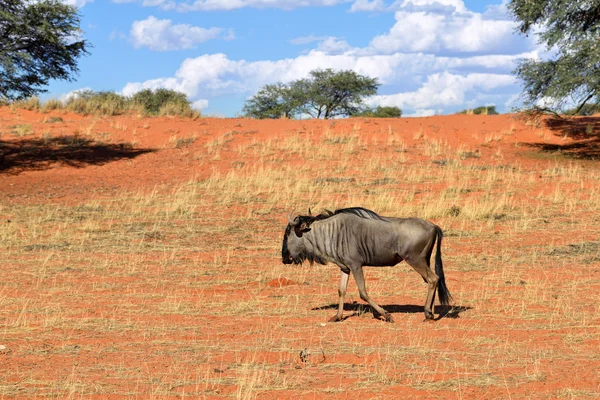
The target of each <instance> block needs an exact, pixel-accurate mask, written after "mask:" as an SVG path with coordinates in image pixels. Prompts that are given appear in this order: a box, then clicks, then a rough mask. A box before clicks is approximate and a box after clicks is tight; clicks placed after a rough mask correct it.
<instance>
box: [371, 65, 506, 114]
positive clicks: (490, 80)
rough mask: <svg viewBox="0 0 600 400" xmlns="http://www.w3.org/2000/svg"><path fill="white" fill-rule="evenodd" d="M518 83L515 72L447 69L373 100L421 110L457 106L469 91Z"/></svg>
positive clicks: (463, 101)
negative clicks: (415, 86)
mask: <svg viewBox="0 0 600 400" xmlns="http://www.w3.org/2000/svg"><path fill="white" fill-rule="evenodd" d="M514 83H515V77H514V76H512V75H503V74H481V73H472V74H467V75H464V76H463V75H454V74H450V73H448V72H443V73H436V74H432V75H430V76H429V77H428V78H427V81H426V82H425V83H424V84H423V85H422V86H421V87H420V88H419V89H418V90H416V91H413V92H403V93H397V94H392V95H379V96H373V97H372V98H371V99H370V100H369V103H370V104H373V105H381V106H397V107H400V108H405V107H410V108H411V109H417V110H422V109H427V108H432V107H448V106H457V105H461V104H464V103H465V101H466V94H467V93H468V92H471V91H483V92H487V91H490V90H493V89H496V88H499V87H505V86H511V85H513V84H514Z"/></svg>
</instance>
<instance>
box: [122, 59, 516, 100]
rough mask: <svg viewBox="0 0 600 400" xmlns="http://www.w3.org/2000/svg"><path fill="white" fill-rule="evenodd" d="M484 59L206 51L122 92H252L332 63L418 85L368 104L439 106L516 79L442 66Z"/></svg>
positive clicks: (388, 81)
mask: <svg viewBox="0 0 600 400" xmlns="http://www.w3.org/2000/svg"><path fill="white" fill-rule="evenodd" d="M515 57H516V56H515ZM486 62H487V60H486V59H485V57H473V58H470V59H457V58H450V57H445V58H436V57H435V56H434V55H427V54H402V53H397V54H392V55H375V56H360V55H356V54H352V53H351V52H349V53H343V54H333V55H332V54H327V53H325V52H322V51H317V50H313V51H311V52H309V53H308V54H305V55H301V56H299V57H297V58H289V59H283V60H278V61H266V60H265V61H246V60H231V59H229V58H228V57H227V56H226V55H225V54H205V55H202V56H199V57H195V58H188V59H186V60H185V61H184V62H183V63H182V64H181V66H180V68H179V69H178V70H177V72H176V73H175V75H174V76H173V77H167V78H159V79H153V80H148V81H145V82H134V83H128V84H127V85H126V86H125V87H124V88H123V90H122V93H123V94H125V95H131V94H133V93H135V92H137V91H140V90H142V89H146V88H150V89H156V88H160V87H164V88H168V89H173V90H178V91H181V92H183V93H185V94H187V95H188V96H189V97H190V98H192V99H193V98H195V97H196V96H198V95H199V94H201V95H203V96H209V97H210V96H226V95H236V94H240V93H245V94H248V95H251V94H252V93H254V92H256V91H257V90H258V89H259V88H260V87H261V86H263V85H265V84H267V83H273V82H277V81H282V82H290V81H292V80H296V79H300V78H304V77H306V76H307V75H308V72H309V71H312V70H314V69H318V68H321V69H324V68H333V69H336V70H343V69H352V70H354V71H356V72H358V73H360V74H363V75H368V76H371V77H376V78H378V79H379V81H380V82H381V83H383V84H385V85H390V86H402V85H406V84H407V83H411V84H412V85H413V86H414V85H416V86H417V87H418V89H417V90H413V91H403V92H401V93H397V94H389V95H380V96H375V97H373V98H371V100H370V101H371V103H372V104H373V105H392V106H398V107H400V108H403V109H411V110H425V109H439V108H444V107H448V106H455V105H459V104H462V103H464V102H465V101H466V99H467V97H468V96H469V95H470V94H475V93H478V92H489V91H492V90H494V89H497V88H501V87H507V86H511V85H514V84H515V78H514V76H513V75H511V74H510V73H509V71H507V72H506V73H466V74H460V73H449V72H446V71H447V70H448V69H455V68H458V67H460V66H461V65H470V66H479V68H480V69H484V70H485V69H486V65H485V64H486ZM502 62H503V63H504V62H506V63H507V62H508V61H506V60H504V61H502ZM494 65H495V64H494Z"/></svg>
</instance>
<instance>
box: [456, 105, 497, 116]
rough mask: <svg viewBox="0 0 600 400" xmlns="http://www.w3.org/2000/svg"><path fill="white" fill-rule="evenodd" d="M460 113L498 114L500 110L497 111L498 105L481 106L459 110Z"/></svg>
mask: <svg viewBox="0 0 600 400" xmlns="http://www.w3.org/2000/svg"><path fill="white" fill-rule="evenodd" d="M459 114H473V115H498V111H496V106H479V107H475V108H469V109H466V110H462V111H460V112H459Z"/></svg>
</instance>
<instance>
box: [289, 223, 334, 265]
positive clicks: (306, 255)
mask: <svg viewBox="0 0 600 400" xmlns="http://www.w3.org/2000/svg"><path fill="white" fill-rule="evenodd" d="M291 231H292V226H291V225H289V224H288V226H287V228H286V230H285V233H284V235H283V245H282V249H281V255H282V258H287V257H286V255H287V254H289V255H290V256H291V258H292V261H293V262H294V264H296V265H299V264H302V263H303V262H304V261H306V260H308V262H309V263H310V265H313V264H314V263H317V264H321V265H325V264H327V262H326V261H325V260H323V259H322V258H321V257H319V256H317V255H315V254H313V253H311V252H309V251H307V250H306V249H303V250H302V251H301V252H300V253H298V254H296V255H295V256H294V255H292V254H291V253H290V251H289V249H288V236H289V235H290V233H291Z"/></svg>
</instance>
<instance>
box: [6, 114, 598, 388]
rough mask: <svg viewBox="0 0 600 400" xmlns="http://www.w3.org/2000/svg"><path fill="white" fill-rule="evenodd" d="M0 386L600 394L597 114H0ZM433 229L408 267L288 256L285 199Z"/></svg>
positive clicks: (291, 204) (293, 204)
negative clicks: (377, 310) (434, 259)
mask: <svg viewBox="0 0 600 400" xmlns="http://www.w3.org/2000/svg"><path fill="white" fill-rule="evenodd" d="M0 132H1V136H0V188H1V189H0V252H1V257H2V278H1V280H0V398H33V397H49V398H73V399H76V398H86V399H87V398H96V399H105V398H130V397H131V398H156V399H159V398H183V397H188V398H237V399H250V398H260V399H281V398H294V399H296V398H305V399H313V398H352V399H357V398H390V399H391V398H426V399H431V398H439V399H446V398H459V399H461V398H462V399H467V398H470V399H483V398H485V399H517V398H532V399H548V398H557V399H571V398H577V399H580V398H582V399H585V398H598V397H599V396H600V387H599V382H600V351H599V349H600V330H599V327H600V302H599V301H600V296H599V295H598V293H600V239H599V233H600V232H599V231H600V165H599V164H598V163H599V161H597V158H598V157H600V147H598V141H599V139H598V135H599V134H600V119H598V120H597V119H593V118H580V119H577V120H574V121H558V122H556V121H549V120H536V119H523V118H521V117H519V116H517V115H502V116H474V115H460V116H444V117H431V118H412V119H411V118H402V119H397V120H378V119H349V120H339V121H285V120H284V121H254V120H244V119H212V118H200V119H196V120H192V119H178V118H165V117H157V118H138V117H135V116H119V117H110V118H99V117H92V116H90V117H82V116H80V115H76V114H71V113H65V112H64V111H61V112H58V111H54V112H50V113H38V112H30V111H26V110H19V109H11V108H9V107H3V108H0ZM348 206H363V207H367V208H370V209H373V210H375V211H377V212H379V213H380V214H383V215H398V216H419V217H422V218H426V219H430V220H432V221H434V222H435V223H437V224H439V225H440V226H441V227H442V228H443V229H444V230H445V238H444V242H443V254H444V267H445V272H446V279H447V284H448V287H449V289H450V291H451V293H452V294H453V296H454V305H453V307H451V308H442V307H440V306H437V307H436V312H437V313H441V315H442V318H441V319H439V320H438V321H436V322H433V323H424V322H423V318H424V314H423V303H424V301H425V295H426V287H425V284H424V283H423V281H422V279H421V278H420V277H419V275H418V274H417V273H416V272H414V271H413V270H412V269H411V268H410V267H409V266H408V265H407V264H404V263H402V264H400V265H398V266H396V267H394V268H379V269H377V268H367V269H366V270H365V272H366V278H367V288H368V290H369V293H370V294H371V295H372V297H373V298H374V299H375V300H376V301H377V302H378V303H379V304H381V305H382V306H384V308H386V309H387V310H388V311H390V312H391V313H392V315H393V317H394V319H395V323H393V324H389V323H385V322H382V321H380V320H376V319H374V318H373V317H372V314H371V313H370V310H369V309H368V307H365V306H364V302H363V301H362V300H360V298H359V296H358V293H357V290H356V286H355V284H354V282H353V280H351V281H350V282H351V283H350V286H349V294H348V296H347V298H346V303H347V304H346V311H345V315H346V316H347V317H348V318H347V319H346V320H344V321H343V322H340V323H327V320H328V319H329V318H330V317H331V316H333V314H334V313H335V306H336V302H337V282H338V276H339V269H338V268H337V267H336V266H333V265H327V266H309V265H303V266H287V265H283V264H281V256H280V250H281V239H282V236H283V231H284V228H285V225H286V224H287V215H288V213H289V212H290V211H291V210H292V209H294V208H295V209H296V210H297V211H301V212H306V210H307V208H308V207H311V208H312V210H313V211H315V212H318V211H321V210H322V209H325V208H327V209H335V208H340V207H348Z"/></svg>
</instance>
